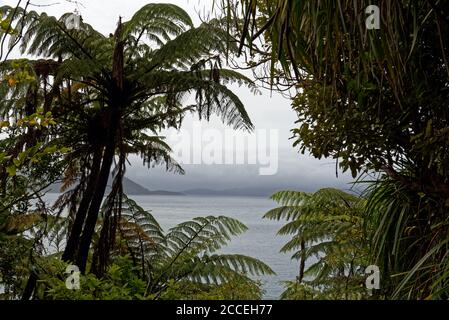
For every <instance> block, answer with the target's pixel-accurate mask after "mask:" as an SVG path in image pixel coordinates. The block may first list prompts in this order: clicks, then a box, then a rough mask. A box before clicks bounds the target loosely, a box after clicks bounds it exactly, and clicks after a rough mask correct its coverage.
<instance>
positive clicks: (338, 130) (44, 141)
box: [0, 0, 449, 299]
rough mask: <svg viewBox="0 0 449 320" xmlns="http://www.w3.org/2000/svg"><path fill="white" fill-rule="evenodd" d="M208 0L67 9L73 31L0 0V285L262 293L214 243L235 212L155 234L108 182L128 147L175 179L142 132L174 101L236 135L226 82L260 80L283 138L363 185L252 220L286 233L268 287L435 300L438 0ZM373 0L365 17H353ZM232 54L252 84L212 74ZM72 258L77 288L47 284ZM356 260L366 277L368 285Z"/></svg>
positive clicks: (49, 293)
mask: <svg viewBox="0 0 449 320" xmlns="http://www.w3.org/2000/svg"><path fill="white" fill-rule="evenodd" d="M373 2H374V3H373ZM28 4H29V2H28V3H27V6H28ZM214 4H215V5H216V6H217V8H218V9H217V10H218V18H216V19H213V20H211V21H209V22H203V23H202V24H201V25H200V26H194V25H193V23H192V21H191V18H190V17H189V16H188V14H187V13H186V12H185V11H184V10H182V9H181V8H179V7H178V6H175V5H171V4H148V5H146V6H144V7H143V8H141V9H140V10H139V11H138V12H136V13H135V15H134V16H133V17H132V18H131V19H130V20H129V21H122V20H121V19H120V20H119V21H118V23H117V28H116V30H115V31H114V32H113V33H111V34H110V35H109V36H106V35H103V34H101V33H100V32H98V31H96V30H95V29H94V28H93V27H92V26H90V25H89V24H87V23H84V22H83V21H79V26H78V27H77V28H72V27H71V26H70V25H69V24H68V23H67V21H68V20H69V19H70V17H71V15H70V14H66V15H63V16H62V17H61V18H55V17H52V16H48V15H47V14H45V13H41V14H39V13H37V12H34V11H30V10H28V8H27V7H24V8H20V7H9V6H4V7H1V8H0V50H1V51H0V97H1V100H0V130H1V134H2V136H1V140H0V286H1V287H0V289H2V290H3V293H1V294H2V298H4V299H17V298H23V299H30V298H34V299H259V298H261V296H262V289H261V286H260V283H259V282H257V281H255V280H254V278H253V277H252V276H258V275H264V274H267V275H269V274H272V273H273V271H272V270H271V269H270V268H269V267H268V266H267V265H265V264H264V263H263V262H261V261H258V260H256V259H253V258H251V257H246V256H241V255H223V254H220V253H219V249H220V248H221V247H222V246H224V245H225V244H226V243H227V242H228V241H229V240H230V239H231V237H233V236H237V235H239V234H241V233H242V232H244V231H245V229H246V227H245V226H244V225H243V224H241V223H240V222H238V221H236V220H234V219H231V218H226V217H213V216H210V217H205V218H197V219H194V220H192V221H188V222H185V223H182V224H180V225H178V226H176V227H174V228H172V229H170V230H168V231H164V230H162V228H161V227H160V226H159V224H158V223H157V221H156V220H155V219H154V218H153V216H152V215H151V213H150V212H147V211H145V210H144V209H142V208H141V207H140V206H139V205H138V204H137V203H136V202H134V201H133V200H131V199H130V198H129V197H127V196H126V195H125V194H124V192H123V186H122V181H123V177H124V175H125V172H126V167H127V159H128V156H129V155H131V154H137V155H139V156H140V157H141V158H142V159H143V162H144V163H145V164H146V165H148V167H152V166H155V165H164V166H165V167H166V169H167V171H172V172H175V173H181V174H182V173H183V169H182V168H181V166H180V165H179V164H178V163H176V162H175V161H174V160H173V159H172V158H171V157H170V153H171V149H170V146H169V145H167V143H166V142H165V141H164V138H163V137H161V136H160V131H161V130H163V129H168V128H180V127H181V126H182V123H183V119H184V117H185V116H186V115H187V114H189V113H194V114H196V115H197V116H198V117H199V118H200V119H205V120H209V119H210V117H211V116H212V115H217V116H219V117H220V118H221V119H222V120H223V122H224V123H225V124H227V125H229V126H232V127H234V128H236V129H242V130H252V129H253V125H252V123H251V120H250V118H249V116H248V114H247V112H246V110H245V108H244V105H243V103H242V102H241V101H240V99H239V98H238V97H237V96H236V95H235V94H234V93H233V92H232V91H231V90H229V89H228V84H229V83H238V84H240V85H245V86H247V87H249V88H250V89H251V90H255V88H256V87H255V85H256V83H259V84H262V85H264V84H265V85H268V86H269V87H270V88H271V89H272V90H278V91H280V92H283V93H286V94H291V95H292V98H293V99H292V108H293V109H294V111H295V112H296V114H297V124H298V125H297V127H296V128H293V129H292V133H293V139H294V147H295V148H299V149H300V151H301V152H303V153H305V152H310V153H311V154H312V155H313V156H315V157H317V158H332V159H334V160H335V161H336V163H337V166H339V167H340V168H341V169H342V170H343V171H350V172H351V173H352V175H353V177H354V178H358V179H357V181H358V182H364V183H365V185H368V187H367V188H366V190H365V191H364V192H363V194H362V195H361V196H360V197H357V196H355V195H351V194H347V193H344V192H342V191H339V190H334V189H323V190H319V191H317V192H316V193H312V194H307V193H303V192H297V191H283V192H279V193H277V194H275V195H273V197H272V198H273V200H275V201H276V202H278V203H279V205H280V207H278V208H275V209H273V210H271V211H270V212H268V213H266V214H265V218H267V219H273V220H285V221H286V224H285V226H284V227H283V228H282V229H281V230H280V231H279V233H280V234H283V235H290V236H291V240H290V241H289V242H288V243H286V244H285V246H284V247H283V248H281V250H282V251H283V252H293V256H292V259H295V260H297V262H298V277H297V278H296V279H291V281H289V282H288V283H286V290H285V292H284V293H283V295H282V297H281V298H283V299H371V298H383V299H397V298H401V299H448V298H449V214H448V213H449V172H448V168H449V152H448V147H449V145H448V141H449V113H448V110H449V109H448V107H449V106H448V101H449V85H448V83H449V81H448V80H449V63H448V59H449V58H448V55H449V38H448V37H447V35H448V34H449V11H448V10H447V8H446V6H444V3H443V1H439V0H419V1H411V0H401V1H389V0H378V1H352V0H341V1H333V0H329V1H314V0H305V1H299V0H276V1H257V0H244V1H234V0H222V1H215V2H214ZM373 4H374V5H378V6H379V8H380V9H381V10H380V29H373V30H368V29H367V28H366V18H367V14H366V12H365V8H367V7H368V6H369V5H373ZM14 48H15V49H20V51H21V57H22V58H12V57H11V56H12V55H13V54H12V51H13V50H14ZM239 54H240V56H241V58H240V62H241V61H243V63H244V64H245V66H244V67H245V68H251V69H252V70H253V71H254V75H255V78H256V79H257V82H255V81H253V80H251V79H249V78H247V77H245V76H243V75H242V74H240V73H239V72H236V71H235V70H230V69H226V68H224V67H223V63H224V61H225V59H227V58H229V57H232V56H236V55H239ZM189 97H190V98H189ZM186 101H189V105H187V106H186ZM191 101H193V102H192V103H190V102H191ZM111 173H112V176H113V179H112V181H113V182H112V188H111V190H110V192H106V190H107V189H106V185H107V182H108V179H109V177H110V175H111ZM367 177H370V178H369V181H367V180H368V179H367ZM372 177H374V178H372ZM59 180H61V181H62V183H63V187H62V190H61V191H62V192H63V193H62V195H61V196H60V198H59V199H58V200H57V201H56V203H55V204H54V205H53V206H52V207H48V206H47V204H46V203H45V201H44V200H43V198H42V195H43V191H44V190H45V189H46V187H47V186H48V185H50V184H52V183H53V182H55V181H59ZM261 215H262V213H261ZM71 264H76V265H77V266H78V267H79V268H80V271H81V273H82V276H81V283H82V285H81V290H75V291H72V290H68V289H67V288H66V283H65V279H66V275H65V274H64V273H65V271H66V268H67V266H68V265H71ZM369 265H377V266H378V267H379V268H380V271H381V288H380V290H376V291H375V292H371V293H370V292H368V291H367V290H366V288H365V287H364V283H365V279H366V274H365V269H366V268H367V267H368V266H369Z"/></svg>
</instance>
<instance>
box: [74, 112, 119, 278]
mask: <svg viewBox="0 0 449 320" xmlns="http://www.w3.org/2000/svg"><path fill="white" fill-rule="evenodd" d="M112 118H115V117H112ZM112 121H113V122H117V121H118V119H112ZM112 127H113V128H111V129H114V127H116V126H114V125H112ZM110 132H111V142H110V143H109V144H108V146H106V150H105V152H104V155H103V161H102V164H101V171H100V176H99V178H98V183H97V186H96V188H95V192H94V194H93V195H92V201H91V203H90V207H89V211H88V212H87V218H86V222H85V225H84V230H83V233H82V235H81V240H80V244H79V248H78V253H77V258H76V264H77V266H78V267H79V269H80V271H81V273H84V272H85V271H86V264H87V257H88V255H89V248H90V244H91V242H92V237H93V234H94V232H95V225H96V223H97V219H98V214H99V212H100V208H101V203H102V202H103V197H104V194H105V191H106V186H107V184H108V180H109V174H110V171H111V166H112V162H113V160H114V153H115V132H116V130H111V131H110Z"/></svg>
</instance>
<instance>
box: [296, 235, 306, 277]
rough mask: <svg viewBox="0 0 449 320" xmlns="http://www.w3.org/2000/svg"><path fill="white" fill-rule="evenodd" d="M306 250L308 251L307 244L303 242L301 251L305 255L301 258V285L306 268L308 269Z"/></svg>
mask: <svg viewBox="0 0 449 320" xmlns="http://www.w3.org/2000/svg"><path fill="white" fill-rule="evenodd" d="M304 250H306V244H305V242H304V240H301V251H302V252H303V254H302V256H301V261H300V262H299V277H298V282H299V283H301V282H302V280H303V279H304V271H305V267H306V259H305V254H304Z"/></svg>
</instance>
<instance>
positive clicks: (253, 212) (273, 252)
mask: <svg viewBox="0 0 449 320" xmlns="http://www.w3.org/2000/svg"><path fill="white" fill-rule="evenodd" d="M56 196H57V195H53V194H49V195H47V198H48V200H54V199H56ZM130 198H132V199H133V200H135V201H136V202H137V203H138V204H139V205H140V206H142V207H143V208H144V209H146V210H149V211H151V212H152V214H153V215H154V217H155V218H156V219H157V220H158V222H159V223H160V224H161V226H162V228H164V230H167V229H169V228H170V227H173V226H175V225H176V224H178V223H180V222H183V221H186V220H190V219H192V218H194V217H199V216H209V215H213V216H219V215H224V216H229V217H232V218H236V219H238V220H240V221H241V222H243V223H244V224H245V225H246V226H247V227H248V230H247V231H246V232H245V233H244V234H242V235H240V236H238V237H236V238H234V239H233V240H232V241H231V242H230V244H229V245H228V246H227V247H225V248H224V249H222V250H221V251H222V252H224V253H238V254H244V255H249V256H252V257H254V258H257V259H260V260H262V261H263V262H265V263H266V264H268V265H269V266H270V267H271V268H272V269H273V270H274V271H275V272H276V275H274V276H264V277H260V278H259V279H260V280H262V281H263V286H264V290H265V296H264V298H265V299H278V298H279V296H280V294H281V293H282V291H283V285H282V281H286V280H293V279H294V278H295V277H296V274H297V269H298V268H297V264H296V263H295V262H294V261H292V260H290V254H282V253H279V250H280V248H281V247H282V245H283V244H284V243H285V242H286V241H287V239H288V238H286V237H281V236H278V235H276V233H277V231H278V230H279V228H280V227H281V226H282V222H276V221H269V220H265V219H262V216H263V215H264V213H265V212H267V211H268V210H270V209H272V208H274V207H276V203H274V202H273V201H271V200H269V199H265V198H259V197H227V196H226V197H225V196H223V197H216V196H131V197H130Z"/></svg>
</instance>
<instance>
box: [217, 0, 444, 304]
mask: <svg viewBox="0 0 449 320" xmlns="http://www.w3.org/2000/svg"><path fill="white" fill-rule="evenodd" d="M222 3H223V5H224V6H226V7H227V8H228V11H227V15H228V22H231V23H230V24H229V26H230V28H231V29H233V30H234V32H236V33H237V34H238V35H240V39H241V41H240V42H241V46H240V50H241V51H242V52H243V53H245V55H246V56H247V57H249V58H248V60H249V63H250V64H251V65H254V66H257V65H259V66H261V67H260V68H261V69H262V72H260V71H259V74H260V73H262V76H261V77H262V79H268V83H269V84H270V85H272V86H277V87H279V88H280V89H283V88H285V87H287V88H291V89H292V90H293V92H294V99H293V108H294V110H295V111H296V112H297V115H298V127H297V128H295V129H293V134H294V139H295V143H294V144H295V146H298V147H299V148H300V150H301V151H302V152H306V151H309V152H311V153H312V154H313V155H314V156H315V157H317V158H323V157H325V158H333V159H335V160H336V161H337V164H338V165H339V166H340V168H342V169H343V170H344V171H346V170H349V171H351V172H352V175H353V176H354V178H355V177H357V176H358V175H361V176H362V177H363V175H364V174H365V173H370V174H371V173H373V172H375V173H377V174H380V178H379V179H376V181H375V182H374V183H373V185H372V186H371V187H370V191H371V192H369V193H368V194H367V197H368V203H367V205H366V208H365V211H366V215H367V217H365V218H367V219H369V220H370V221H373V223H374V226H375V227H376V228H377V229H376V230H375V232H374V234H373V236H372V239H371V244H372V248H371V249H372V250H371V254H372V263H373V264H376V265H378V266H379V267H380V268H381V271H382V275H383V279H384V283H383V288H384V290H385V292H386V295H387V297H393V298H420V299H422V298H447V296H448V292H449V277H448V275H449V269H448V268H449V254H448V253H449V250H448V249H449V215H448V212H449V211H448V210H449V206H448V199H449V184H448V181H449V174H448V170H447V168H448V167H449V166H448V160H449V158H448V156H449V152H448V146H449V145H448V141H449V139H448V138H449V126H448V125H449V114H448V110H449V109H448V101H449V99H448V98H449V85H448V79H449V64H448V56H449V39H448V37H447V35H448V34H449V33H448V31H449V19H448V17H449V11H448V8H447V6H446V5H445V4H444V1H434V0H421V1H408V0H401V1H388V0H378V1H357V2H355V1H351V0H347V1H346V0H343V1H312V0H309V1H297V0H278V1H269V2H268V1H257V0H246V1H242V2H237V1H232V0H229V1H227V0H224V1H222ZM370 5H377V6H378V7H379V8H380V16H379V19H380V21H379V22H380V26H379V27H380V28H379V29H367V27H366V24H367V19H368V15H367V14H366V13H365V10H366V8H368V6H370ZM369 13H370V14H371V13H372V12H369ZM235 18H241V19H242V20H243V22H242V23H241V24H236V23H233V21H235ZM371 18H372V17H371ZM368 22H370V21H368Z"/></svg>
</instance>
